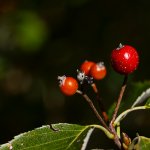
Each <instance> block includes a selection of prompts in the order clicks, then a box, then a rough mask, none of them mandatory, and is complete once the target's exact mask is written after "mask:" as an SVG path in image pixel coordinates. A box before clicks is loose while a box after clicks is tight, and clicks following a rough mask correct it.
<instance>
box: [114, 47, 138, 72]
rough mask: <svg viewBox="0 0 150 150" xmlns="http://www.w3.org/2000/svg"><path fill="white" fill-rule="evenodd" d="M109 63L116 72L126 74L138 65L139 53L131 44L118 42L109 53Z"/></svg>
mask: <svg viewBox="0 0 150 150" xmlns="http://www.w3.org/2000/svg"><path fill="white" fill-rule="evenodd" d="M111 64H112V67H113V68H114V70H115V71H116V72H118V73H120V74H124V75H127V74H129V73H132V72H133V71H134V70H136V68H137V67H138V64H139V55H138V53H137V51H136V49H135V48H133V47H132V46H129V45H122V44H120V45H119V47H118V48H116V49H114V50H113V51H112V53H111Z"/></svg>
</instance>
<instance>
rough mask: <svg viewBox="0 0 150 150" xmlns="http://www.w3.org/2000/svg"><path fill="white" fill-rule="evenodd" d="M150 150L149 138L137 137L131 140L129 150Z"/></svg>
mask: <svg viewBox="0 0 150 150" xmlns="http://www.w3.org/2000/svg"><path fill="white" fill-rule="evenodd" d="M133 149H134V150H150V138H147V137H144V136H139V137H136V138H135V139H133V141H132V143H131V145H130V146H129V150H133Z"/></svg>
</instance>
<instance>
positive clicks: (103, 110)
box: [91, 83, 108, 122]
mask: <svg viewBox="0 0 150 150" xmlns="http://www.w3.org/2000/svg"><path fill="white" fill-rule="evenodd" d="M91 86H92V88H93V91H94V92H95V94H96V98H97V101H98V105H99V108H100V110H101V112H102V115H103V118H104V120H105V122H108V115H107V113H106V111H105V107H104V104H103V103H102V99H101V97H100V94H99V90H98V88H97V86H96V84H95V83H92V84H91Z"/></svg>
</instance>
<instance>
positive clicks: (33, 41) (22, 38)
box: [15, 11, 47, 52]
mask: <svg viewBox="0 0 150 150" xmlns="http://www.w3.org/2000/svg"><path fill="white" fill-rule="evenodd" d="M18 18H19V21H18V23H17V26H16V35H15V36H16V37H15V38H16V42H17V44H18V45H19V46H20V47H21V48H22V49H23V50H24V51H27V52H28V51H29V52H32V51H36V50H38V48H39V47H40V46H41V45H42V43H43V42H44V40H45V38H46V34H47V30H46V26H45V23H44V21H43V20H42V19H41V18H40V17H39V16H38V15H37V14H36V13H34V12H29V11H22V12H19V13H18Z"/></svg>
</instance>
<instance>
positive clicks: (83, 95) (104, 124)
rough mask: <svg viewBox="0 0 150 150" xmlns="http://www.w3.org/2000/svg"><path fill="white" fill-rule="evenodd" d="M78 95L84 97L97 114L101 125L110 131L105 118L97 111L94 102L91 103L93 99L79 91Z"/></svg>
mask: <svg viewBox="0 0 150 150" xmlns="http://www.w3.org/2000/svg"><path fill="white" fill-rule="evenodd" d="M76 93H78V94H80V95H82V97H83V98H84V99H85V100H86V101H87V102H88V104H89V105H90V107H91V108H92V110H93V112H94V113H95V115H96V117H97V118H98V120H99V121H100V122H101V124H102V125H103V126H104V127H105V128H106V129H107V130H108V131H110V129H109V127H108V126H107V125H106V123H105V121H104V120H103V118H102V117H101V116H100V115H99V113H98V111H97V109H96V108H95V106H94V104H93V102H92V101H91V99H90V98H89V97H88V96H87V95H86V94H85V93H83V92H82V91H79V90H77V91H76Z"/></svg>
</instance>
